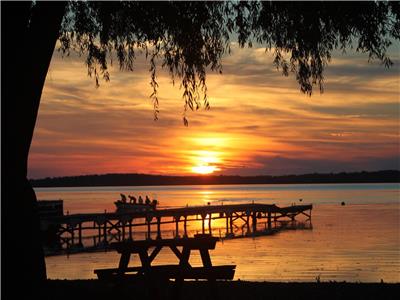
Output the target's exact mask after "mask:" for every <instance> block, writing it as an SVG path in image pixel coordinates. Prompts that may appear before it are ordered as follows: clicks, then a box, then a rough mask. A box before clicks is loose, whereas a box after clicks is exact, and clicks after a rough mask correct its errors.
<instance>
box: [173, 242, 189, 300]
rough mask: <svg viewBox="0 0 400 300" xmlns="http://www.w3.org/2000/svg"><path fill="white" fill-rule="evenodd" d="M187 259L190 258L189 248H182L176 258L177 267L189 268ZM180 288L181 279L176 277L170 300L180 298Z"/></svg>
mask: <svg viewBox="0 0 400 300" xmlns="http://www.w3.org/2000/svg"><path fill="white" fill-rule="evenodd" d="M174 253H175V251H174ZM175 254H177V253H175ZM189 257H190V248H189V247H185V246H184V247H183V249H182V252H181V255H180V256H178V258H179V266H181V267H190V263H189ZM182 286H183V277H179V276H178V277H176V279H175V287H174V291H173V295H172V299H174V300H176V299H180V298H181V291H182Z"/></svg>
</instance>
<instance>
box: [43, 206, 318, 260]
mask: <svg viewBox="0 0 400 300" xmlns="http://www.w3.org/2000/svg"><path fill="white" fill-rule="evenodd" d="M311 211H312V205H311V204H310V205H292V206H287V207H278V206H276V205H275V204H257V203H249V204H232V205H207V206H186V207H180V208H164V209H156V210H153V211H146V212H129V211H127V212H104V213H86V214H73V215H72V214H71V215H62V216H42V218H41V223H42V224H41V225H42V231H43V233H44V236H45V237H46V238H45V241H46V242H45V248H46V249H47V250H49V251H47V252H48V254H51V253H52V252H53V253H60V252H63V251H64V252H65V251H70V252H84V251H95V250H98V249H104V248H107V246H108V245H109V244H110V243H111V242H113V241H117V242H119V241H124V240H127V239H129V240H149V239H163V238H171V235H172V237H173V238H186V237H190V236H193V235H194V234H197V233H202V234H205V233H208V234H212V235H214V236H219V237H220V238H234V237H239V236H257V235H262V234H272V233H275V232H278V231H279V230H282V229H293V228H300V229H308V228H311ZM299 215H302V216H304V219H305V220H304V222H302V223H299V222H298V220H296V217H297V216H299ZM217 220H219V221H217ZM194 223H197V224H194ZM216 223H217V224H216ZM189 224H190V225H189ZM307 224H308V226H307Z"/></svg>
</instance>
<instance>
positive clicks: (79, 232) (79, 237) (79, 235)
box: [78, 223, 82, 246]
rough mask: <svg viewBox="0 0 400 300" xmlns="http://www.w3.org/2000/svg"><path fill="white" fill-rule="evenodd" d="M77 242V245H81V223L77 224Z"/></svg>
mask: <svg viewBox="0 0 400 300" xmlns="http://www.w3.org/2000/svg"><path fill="white" fill-rule="evenodd" d="M78 243H79V246H82V223H79V225H78Z"/></svg>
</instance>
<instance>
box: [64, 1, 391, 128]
mask: <svg viewBox="0 0 400 300" xmlns="http://www.w3.org/2000/svg"><path fill="white" fill-rule="evenodd" d="M398 5H399V4H398V3H396V2H378V3H375V2H368V3H361V4H360V3H349V2H346V3H343V4H341V5H337V4H336V3H329V2H328V3H324V2H313V3H307V4H304V3H301V2H300V3H298V2H297V3H296V2H257V1H254V2H221V1H219V2H160V3H157V4H156V5H155V4H154V3H148V2H147V3H146V2H122V3H100V2H70V3H69V5H68V13H67V14H66V17H65V18H64V21H63V24H62V30H61V36H60V41H61V47H60V49H59V50H60V51H62V53H63V54H69V52H70V51H71V50H72V51H76V52H78V53H79V54H80V55H83V56H85V57H86V64H87V67H88V73H89V75H91V76H93V77H94V78H95V82H96V85H99V79H100V78H101V77H102V78H103V79H105V80H106V81H107V80H109V78H110V74H109V72H108V65H109V62H112V61H113V58H114V59H115V58H116V59H117V61H118V63H119V66H120V68H121V69H126V70H131V71H133V70H134V60H135V57H136V54H137V52H144V53H145V54H146V57H148V58H149V63H150V74H151V76H150V77H151V83H150V84H151V86H152V88H153V93H152V94H151V97H152V99H153V103H154V112H155V118H156V119H157V113H158V105H159V102H158V96H157V87H158V84H157V66H158V64H157V62H158V61H159V63H160V64H161V66H162V67H163V68H167V69H168V71H169V73H170V75H171V77H172V79H173V82H175V81H176V79H179V81H180V86H181V88H183V99H184V103H185V104H184V110H185V112H186V110H187V109H191V110H195V109H198V108H199V107H200V106H201V99H202V100H203V104H204V106H205V107H206V108H208V107H209V103H208V99H207V86H206V73H207V69H209V70H210V71H216V72H220V73H222V63H221V58H222V56H223V55H224V54H225V53H229V52H230V45H231V41H232V40H233V37H234V36H235V37H237V39H236V40H237V42H238V43H239V45H240V46H241V47H245V46H252V45H253V42H257V43H258V44H259V45H261V46H265V47H266V50H273V51H274V57H275V59H274V61H273V63H274V65H275V66H276V67H277V68H278V69H281V70H282V72H283V74H284V75H286V76H287V75H289V73H290V72H292V73H294V74H295V76H296V79H297V81H298V83H299V86H300V90H301V91H302V92H304V93H307V94H309V95H311V93H312V91H313V87H314V86H318V87H319V89H320V90H321V91H322V90H323V79H324V76H323V72H324V68H325V66H327V65H328V63H329V61H330V60H331V55H332V51H334V50H335V49H342V50H343V51H344V50H345V49H346V48H349V47H352V45H353V44H352V43H355V45H356V50H357V51H360V52H366V53H368V55H369V59H379V60H380V61H381V62H382V63H383V64H384V65H385V66H387V67H389V66H390V65H391V64H392V62H391V60H390V58H389V57H387V55H386V50H387V48H388V46H389V45H390V44H391V43H392V40H393V39H399V28H398V27H399V9H398ZM200 94H201V95H202V96H203V97H201V96H200ZM184 120H185V123H186V119H184Z"/></svg>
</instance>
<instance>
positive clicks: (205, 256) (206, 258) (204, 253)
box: [199, 248, 218, 299]
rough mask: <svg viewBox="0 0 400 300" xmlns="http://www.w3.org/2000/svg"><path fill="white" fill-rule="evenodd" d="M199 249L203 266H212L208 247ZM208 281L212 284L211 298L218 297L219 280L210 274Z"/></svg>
mask: <svg viewBox="0 0 400 300" xmlns="http://www.w3.org/2000/svg"><path fill="white" fill-rule="evenodd" d="M199 251H200V256H201V261H202V262H203V266H204V267H206V268H211V267H212V263H211V258H210V252H208V249H206V248H203V249H200V250H199ZM208 282H209V284H210V289H209V291H210V295H209V296H210V297H209V299H218V290H217V281H216V280H215V278H214V277H213V276H212V275H210V277H208Z"/></svg>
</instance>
